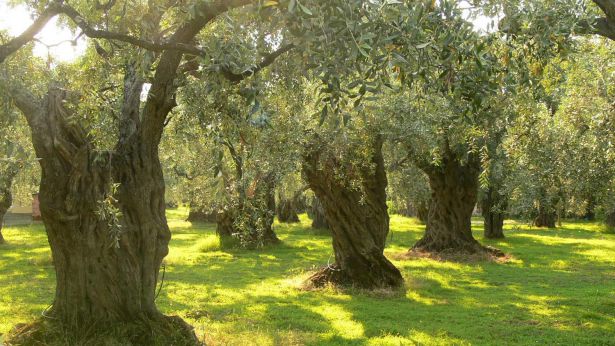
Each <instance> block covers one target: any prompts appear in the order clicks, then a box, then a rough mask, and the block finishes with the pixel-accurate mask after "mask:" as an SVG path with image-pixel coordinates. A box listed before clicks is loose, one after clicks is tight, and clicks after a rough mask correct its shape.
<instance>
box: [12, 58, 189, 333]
mask: <svg viewBox="0 0 615 346" xmlns="http://www.w3.org/2000/svg"><path fill="white" fill-rule="evenodd" d="M131 72H134V70H132V69H130V70H127V74H126V79H125V90H124V98H125V100H124V105H123V108H122V115H121V119H120V127H119V128H120V134H119V140H118V142H117V144H116V148H115V150H114V151H113V152H101V151H99V150H96V148H95V146H94V144H93V143H92V142H91V141H90V137H89V136H88V134H87V132H86V131H85V130H84V129H83V128H82V127H80V126H79V124H78V123H76V122H74V121H71V119H72V118H74V114H72V113H71V112H72V111H71V110H70V109H69V108H67V107H66V104H70V103H71V102H74V101H76V100H75V99H74V98H71V96H70V93H69V92H67V91H65V90H63V89H61V88H59V87H57V86H53V85H52V86H50V88H49V91H48V94H47V96H46V97H45V98H44V100H40V101H39V102H38V103H37V102H36V101H35V100H33V98H34V97H33V96H32V95H29V94H28V93H27V92H25V91H23V90H15V91H14V93H13V97H15V100H16V103H17V104H18V106H19V107H20V109H21V110H22V112H23V113H24V114H26V118H27V120H28V123H29V126H30V128H31V130H32V139H33V145H34V149H35V151H36V154H37V157H40V158H41V160H39V164H40V166H41V184H40V194H39V199H40V209H41V215H42V219H43V222H44V224H45V229H46V231H47V237H48V241H49V244H50V247H51V253H52V257H53V263H54V267H55V271H56V291H55V297H54V301H53V305H52V307H51V309H50V311H49V312H48V315H50V316H52V317H53V321H54V323H59V324H61V326H62V328H67V329H68V330H71V331H75V333H80V332H82V331H83V330H86V327H89V326H90V325H91V324H96V325H97V326H101V325H107V326H113V325H121V324H126V323H133V324H134V323H136V322H138V321H149V322H148V323H150V324H153V325H160V326H161V325H165V326H174V327H172V328H171V330H166V329H165V330H164V331H163V330H158V331H157V333H162V334H164V333H168V334H165V336H164V337H170V336H171V335H182V338H183V340H184V341H186V342H187V343H196V341H197V340H196V336H195V334H194V331H193V330H192V328H191V327H189V326H188V325H187V324H186V323H185V322H183V320H181V319H180V318H177V317H167V316H164V315H163V314H161V313H160V312H159V311H158V309H157V308H156V304H155V294H156V289H157V287H158V286H157V281H158V273H159V270H160V266H161V263H162V259H163V258H164V257H165V256H166V255H167V253H168V243H169V240H170V238H171V233H170V231H169V228H168V226H167V222H166V217H165V200H164V192H165V185H164V179H163V175H162V168H161V164H160V162H159V159H158V143H159V140H160V135H161V133H162V128H163V122H164V117H163V114H161V113H160V112H162V113H164V114H166V113H165V112H167V113H168V111H169V110H170V109H171V107H170V105H167V106H166V108H165V107H164V105H160V107H157V108H153V109H151V110H150V112H152V113H149V112H147V111H144V112H145V114H144V115H140V112H139V110H140V107H139V104H140V101H139V97H140V93H141V87H142V83H143V82H142V81H140V80H138V79H137V77H136V76H137V74H136V73H131ZM20 93H21V94H20ZM27 95H29V97H25V96H27ZM150 99H152V98H150ZM167 101H169V100H167ZM145 108H146V109H147V108H148V105H146V106H145ZM154 117H158V120H160V122H158V126H154V124H153V123H149V122H146V121H145V120H143V122H141V120H140V119H150V120H151V119H152V118H154ZM115 184H118V185H117V186H118V187H117V190H116V189H114V187H113V186H114V185H115ZM115 190H116V191H115ZM105 201H107V202H108V203H107V204H105V203H104V202H105ZM103 206H104V207H103ZM118 212H119V213H118ZM111 220H115V221H111ZM143 325H144V324H143ZM98 328H99V327H98ZM143 332H144V334H142V335H151V332H150V333H149V334H148V333H146V332H145V331H143ZM157 335H160V334H157ZM18 337H20V336H16V338H18ZM24 337H26V338H27V335H25V336H24Z"/></svg>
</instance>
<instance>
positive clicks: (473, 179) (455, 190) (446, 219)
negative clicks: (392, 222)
mask: <svg viewBox="0 0 615 346" xmlns="http://www.w3.org/2000/svg"><path fill="white" fill-rule="evenodd" d="M446 149H447V150H446V151H445V155H443V158H442V162H441V163H440V164H439V165H438V166H435V165H433V164H421V165H420V166H419V167H420V168H421V169H422V170H423V171H424V172H425V173H426V174H427V176H428V177H429V186H430V187H431V206H430V208H429V216H428V219H427V226H426V229H425V234H424V235H423V238H421V239H420V240H419V241H418V242H417V243H416V244H415V245H414V246H413V248H412V250H414V251H424V252H431V253H468V254H475V253H493V254H496V255H500V254H501V252H500V251H499V250H496V249H491V248H487V247H484V246H482V245H481V244H479V243H478V241H476V239H474V236H473V235H472V211H473V210H474V206H475V205H476V199H477V193H478V174H479V172H480V159H479V158H478V157H476V156H475V155H470V157H469V158H468V160H467V162H465V164H462V163H461V162H460V160H459V159H458V158H457V157H456V156H455V154H454V153H452V152H451V151H450V149H448V148H446Z"/></svg>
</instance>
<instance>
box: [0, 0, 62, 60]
mask: <svg viewBox="0 0 615 346" xmlns="http://www.w3.org/2000/svg"><path fill="white" fill-rule="evenodd" d="M61 8H62V4H61V3H60V2H53V3H51V5H49V7H47V8H46V9H45V10H44V11H43V12H42V13H41V15H40V16H39V17H38V18H37V19H36V20H35V21H34V23H32V25H30V27H28V28H27V29H26V30H25V31H24V32H23V33H22V34H21V35H19V36H17V37H15V38H14V39H12V40H10V41H9V42H8V43H6V44H3V45H1V46H0V63H2V62H4V60H6V58H7V57H8V56H9V55H11V54H13V53H15V52H16V51H18V50H19V49H20V48H21V47H23V46H25V45H26V44H28V42H30V41H32V39H34V36H35V35H36V34H38V33H39V32H40V31H41V30H42V29H43V28H44V27H45V25H46V24H47V23H48V22H49V20H51V18H53V17H55V16H56V15H58V14H59V13H60V12H61Z"/></svg>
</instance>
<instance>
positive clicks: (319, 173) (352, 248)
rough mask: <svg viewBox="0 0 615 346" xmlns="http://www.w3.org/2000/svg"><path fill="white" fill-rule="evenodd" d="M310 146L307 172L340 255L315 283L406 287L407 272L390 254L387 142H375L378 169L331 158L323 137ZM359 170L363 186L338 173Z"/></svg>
mask: <svg viewBox="0 0 615 346" xmlns="http://www.w3.org/2000/svg"><path fill="white" fill-rule="evenodd" d="M307 149H308V150H307V152H306V154H305V156H304V164H303V173H304V175H305V177H306V178H307V181H308V183H309V185H310V188H311V189H312V190H313V191H314V193H315V194H316V196H317V197H318V199H319V200H320V201H321V202H322V204H323V207H324V210H325V215H326V218H327V221H328V223H329V228H330V229H331V233H332V236H333V251H334V253H335V263H330V264H329V265H328V266H327V267H325V268H323V269H322V270H321V271H320V272H318V273H316V274H315V275H313V276H312V278H311V281H312V283H313V284H314V285H316V286H322V285H324V284H325V283H327V282H332V283H335V284H340V285H350V286H356V287H361V288H366V289H373V288H378V287H399V286H401V285H402V284H403V278H402V276H401V273H400V272H399V270H398V269H397V268H396V267H395V266H394V265H393V264H392V263H391V262H390V261H389V260H388V259H387V258H386V257H385V256H384V246H385V240H386V237H387V234H388V232H389V216H388V214H387V205H386V186H387V178H386V173H385V168H384V160H383V157H382V140H381V139H380V138H378V139H377V140H374V143H373V151H374V152H373V155H372V159H371V160H372V163H373V165H374V167H375V168H374V169H368V168H365V167H360V168H357V167H351V166H349V165H350V164H349V163H346V162H340V161H338V160H337V159H336V158H334V157H328V155H327V154H326V153H324V150H323V144H322V143H320V142H319V141H318V140H317V139H316V140H315V141H314V142H313V143H312V144H311V145H310V147H309V148H307ZM334 168H335V169H334ZM353 168H356V169H357V170H359V171H360V172H357V173H355V174H357V176H356V177H354V179H360V183H361V189H359V190H358V189H357V188H355V187H351V186H349V184H348V182H347V181H346V179H344V181H342V180H340V179H339V177H338V176H336V173H335V171H339V170H344V172H345V173H347V174H349V175H350V174H353Z"/></svg>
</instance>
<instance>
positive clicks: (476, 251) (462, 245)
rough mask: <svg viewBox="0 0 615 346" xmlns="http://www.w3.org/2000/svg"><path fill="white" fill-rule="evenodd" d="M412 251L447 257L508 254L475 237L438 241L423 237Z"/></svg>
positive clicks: (503, 255) (502, 255)
mask: <svg viewBox="0 0 615 346" xmlns="http://www.w3.org/2000/svg"><path fill="white" fill-rule="evenodd" d="M410 252H418V253H430V254H434V255H437V256H442V257H445V258H446V257H450V256H458V255H461V256H465V255H479V256H480V255H486V256H490V257H505V256H506V254H505V253H504V252H503V251H502V250H500V249H496V248H494V247H491V246H484V245H481V244H480V243H479V242H477V241H476V240H474V239H471V240H457V241H449V242H437V241H433V240H431V239H429V238H422V239H421V240H419V241H418V242H417V243H416V244H415V245H414V246H413V247H412V248H411V249H410Z"/></svg>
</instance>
